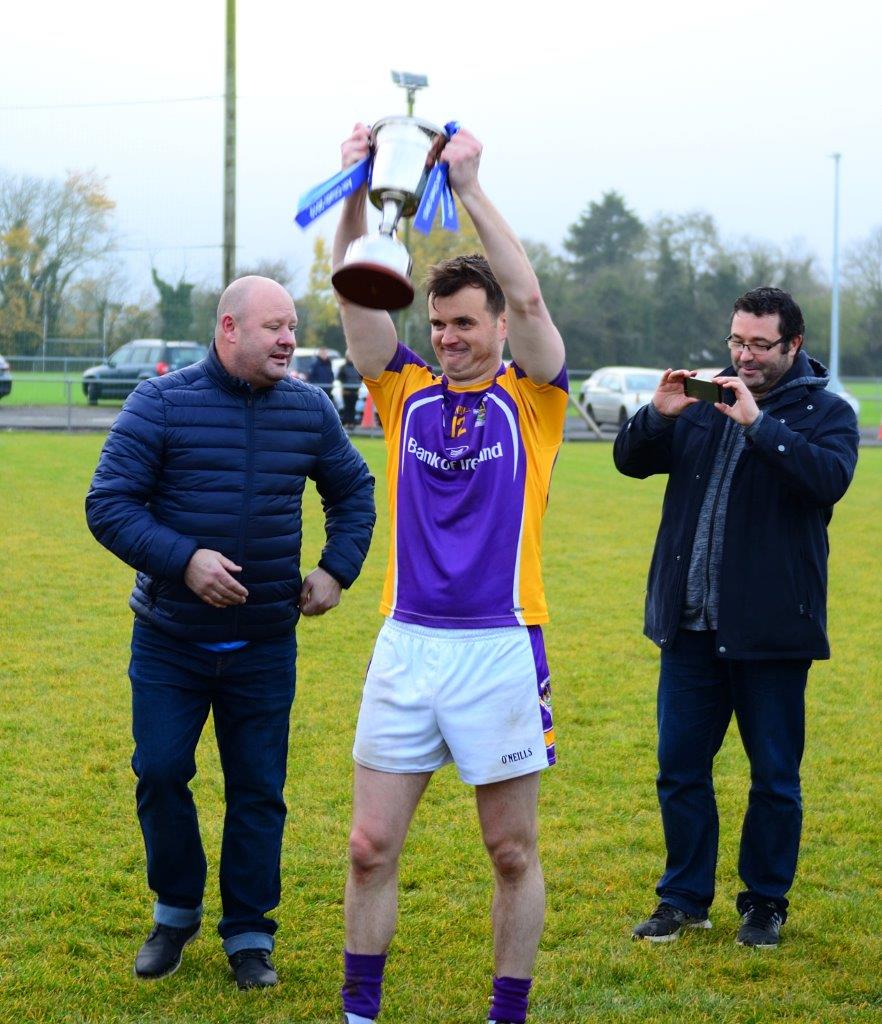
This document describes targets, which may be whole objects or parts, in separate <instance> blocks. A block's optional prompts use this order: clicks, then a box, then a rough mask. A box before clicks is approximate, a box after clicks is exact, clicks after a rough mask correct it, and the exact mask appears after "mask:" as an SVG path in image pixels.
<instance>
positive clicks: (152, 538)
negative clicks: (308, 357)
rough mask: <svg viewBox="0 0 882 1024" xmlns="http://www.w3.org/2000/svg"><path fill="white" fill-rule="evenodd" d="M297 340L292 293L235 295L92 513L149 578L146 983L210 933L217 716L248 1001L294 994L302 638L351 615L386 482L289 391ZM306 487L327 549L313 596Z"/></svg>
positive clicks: (98, 531)
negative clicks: (289, 901)
mask: <svg viewBox="0 0 882 1024" xmlns="http://www.w3.org/2000/svg"><path fill="white" fill-rule="evenodd" d="M296 323H297V316H296V313H295V311H294V304H293V302H292V301H291V297H290V296H289V295H288V293H287V292H286V291H285V289H284V288H282V286H281V285H279V284H277V283H276V282H274V281H271V280H269V279H267V278H264V277H244V278H240V279H239V280H237V281H233V283H232V284H231V285H230V286H229V287H228V288H227V289H226V291H225V292H224V293H223V295H222V296H221V299H220V303H219V305H218V311H217V328H216V333H215V337H214V343H213V345H212V346H211V349H210V351H209V354H208V356H207V358H206V359H205V360H203V361H202V362H201V363H197V364H196V365H193V366H189V367H187V368H186V369H182V370H178V371H176V372H172V373H168V374H166V375H165V376H163V377H156V378H154V379H152V380H148V381H143V382H142V383H141V384H139V385H138V387H137V388H136V390H135V391H134V392H133V393H132V395H131V396H130V397H129V399H128V401H127V402H126V404H125V406H124V407H123V410H122V412H121V413H120V414H119V416H118V417H117V419H116V422H115V423H114V425H113V427H112V428H111V431H110V434H109V436H108V438H107V441H106V443H105V445H104V449H103V451H102V453H101V459H100V461H99V463H98V468H97V470H96V471H95V476H94V478H93V480H92V486H91V488H90V490H89V494H88V497H87V498H86V513H87V518H88V522H89V527H90V528H91V530H92V532H93V533H94V534H95V536H96V538H97V539H98V540H99V541H100V542H101V543H102V544H104V545H105V547H107V548H109V549H110V550H111V551H112V552H113V553H114V554H115V555H117V556H118V557H119V558H121V559H122V560H123V561H124V562H127V563H128V564H129V565H130V566H132V568H133V569H135V570H137V576H136V579H135V589H134V591H133V592H132V596H131V599H130V601H129V604H130V607H131V608H132V610H133V611H134V613H135V623H134V629H133V632H132V656H131V664H130V667H129V676H130V678H131V683H132V714H133V733H134V738H135V753H134V756H133V758H132V767H133V769H134V771H135V774H136V775H137V777H138V784H137V790H136V795H137V805H138V817H139V819H140V823H141V829H142V831H143V834H144V843H145V846H146V851H147V881H148V884H149V886H150V888H151V889H153V891H154V892H155V893H156V903H155V907H154V915H153V917H154V927H153V929H152V930H151V932H150V934H149V936H148V937H147V940H146V942H145V943H144V944H143V946H142V947H141V949H140V951H139V952H138V955H137V958H136V960H135V974H136V976H137V977H139V978H144V979H155V978H162V977H164V976H165V975H168V974H171V973H172V972H174V971H175V970H176V969H177V968H178V966H179V965H180V962H181V954H182V950H183V948H184V946H185V945H187V943H189V942H191V941H192V940H193V939H194V938H195V937H196V935H197V934H198V932H199V929H200V923H201V918H202V896H203V891H204V888H205V875H206V864H205V854H204V853H203V850H202V841H201V839H200V835H199V826H198V823H197V820H196V808H195V806H194V803H193V797H192V795H191V793H190V789H189V786H188V783H189V782H190V780H191V779H192V778H193V776H194V775H195V773H196V763H195V760H194V752H195V750H196V744H197V742H198V740H199V736H200V734H201V732H202V729H203V727H204V725H205V721H206V718H207V717H208V713H209V711H211V712H212V713H213V716H214V729H215V734H216V736H217V744H218V749H219V751H220V756H221V762H222V764H223V771H224V791H225V796H226V817H225V820H224V832H223V844H222V848H221V857H220V892H221V903H222V906H223V917H222V918H221V921H220V924H219V926H218V931H219V933H220V936H221V938H222V939H223V946H224V949H225V951H226V953H227V955H228V957H229V962H230V966H231V968H232V971H233V973H234V975H235V978H236V982H237V984H238V985H239V987H240V988H252V987H263V986H267V985H273V984H275V983H276V981H277V980H278V978H277V976H276V972H275V969H274V967H273V964H272V961H271V959H270V952H271V951H272V949H273V944H274V938H273V935H274V933H275V931H276V927H277V925H276V922H275V921H274V920H273V919H272V918H271V917H268V916H267V915H268V912H269V911H270V910H271V909H272V908H273V907H275V906H276V905H277V904H278V902H279V895H280V886H281V883H280V876H279V857H280V854H281V845H282V829H283V825H284V821H285V803H284V798H283V786H284V782H285V771H286V765H287V753H288V721H289V714H290V709H291V702H292V700H293V698H294V675H295V673H294V667H295V652H296V644H295V638H294V626H295V624H296V623H297V620H298V618H299V616H300V615H301V614H303V615H322V614H323V613H324V612H326V611H328V610H329V609H331V608H333V607H334V606H335V605H336V604H337V603H338V602H339V600H340V591H341V588H343V587H348V586H350V585H351V584H352V583H353V581H354V580H355V578H356V577H357V576H358V574H359V571H360V569H361V565H362V562H363V561H364V557H365V555H366V553H367V550H368V545H369V543H370V538H371V531H372V529H373V523H374V502H373V479H372V478H371V476H370V473H369V472H368V469H367V466H366V465H365V463H364V460H363V459H362V457H361V456H360V455H359V454H358V452H357V451H356V450H355V449H354V448H353V447H352V445H351V444H350V443H349V440H348V439H347V437H346V435H345V434H344V432H343V429H342V427H341V425H340V420H339V418H338V416H337V414H336V413H335V411H334V409H333V407H332V406H331V403H330V402H329V401H328V400H327V399H326V398H325V397H324V395H321V394H317V393H316V391H315V390H314V389H313V388H310V387H309V386H308V385H306V384H304V383H302V382H301V381H298V380H292V379H291V378H290V377H289V376H288V366H289V364H290V362H291V356H292V354H293V352H294V328H295V325H296ZM307 477H309V478H310V479H312V480H314V481H315V484H316V488H317V490H318V492H319V494H320V495H321V498H322V501H323V505H324V508H325V530H326V533H327V543H326V544H325V547H324V550H323V552H322V555H321V558H320V559H319V564H318V567H317V568H315V569H314V570H313V571H312V572H311V573H309V575H308V576H307V577H306V579H305V580H303V581H302V582H301V578H300V545H301V497H302V494H303V489H304V485H305V483H306V478H307Z"/></svg>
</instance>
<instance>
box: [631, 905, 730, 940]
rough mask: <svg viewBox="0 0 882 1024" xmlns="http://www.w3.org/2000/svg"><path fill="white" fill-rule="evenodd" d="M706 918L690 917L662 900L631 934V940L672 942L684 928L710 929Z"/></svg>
mask: <svg viewBox="0 0 882 1024" xmlns="http://www.w3.org/2000/svg"><path fill="white" fill-rule="evenodd" d="M710 927H711V923H710V921H709V920H708V919H707V918H706V917H691V916H690V915H689V914H687V913H685V912H684V911H682V910H680V909H679V908H678V907H673V906H671V904H670V903H665V901H664V900H662V901H661V903H659V905H658V906H657V907H656V908H655V910H653V912H652V916H651V917H649V918H647V919H646V920H645V921H641V922H640V924H638V925H637V927H636V928H635V929H634V930H633V931H632V932H631V938H632V939H649V941H650V942H673V941H674V939H676V938H678V937H679V935H680V932H681V931H683V929H684V928H710Z"/></svg>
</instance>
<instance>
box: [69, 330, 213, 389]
mask: <svg viewBox="0 0 882 1024" xmlns="http://www.w3.org/2000/svg"><path fill="white" fill-rule="evenodd" d="M207 355H208V348H207V347H206V346H205V345H201V344H199V342H197V341H163V339H162V338H136V339H135V340H134V341H130V342H129V343H128V344H126V345H123V346H121V347H120V348H118V349H117V350H116V352H114V353H113V355H112V356H111V357H110V358H109V359H108V360H107V362H106V363H101V365H100V366H90V367H89V369H88V370H86V371H84V373H83V394H84V395H85V396H86V398H87V399H88V400H89V405H95V404H96V403H97V402H98V399H99V398H126V397H127V396H128V395H129V393H130V392H132V391H134V390H135V388H136V387H137V386H138V384H139V383H140V382H141V381H142V380H147V379H148V378H150V377H161V376H162V375H163V374H164V373H168V372H169V371H170V370H180V369H181V368H182V367H184V366H190V365H191V363H198V362H199V360H200V359H204V358H205V357H206V356H207Z"/></svg>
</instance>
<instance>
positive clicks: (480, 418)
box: [475, 398, 487, 427]
mask: <svg viewBox="0 0 882 1024" xmlns="http://www.w3.org/2000/svg"><path fill="white" fill-rule="evenodd" d="M486 403H487V399H486V398H482V399H481V404H480V405H479V406H478V408H477V409H475V426H476V427H483V426H484V420H486V419H487V404H486Z"/></svg>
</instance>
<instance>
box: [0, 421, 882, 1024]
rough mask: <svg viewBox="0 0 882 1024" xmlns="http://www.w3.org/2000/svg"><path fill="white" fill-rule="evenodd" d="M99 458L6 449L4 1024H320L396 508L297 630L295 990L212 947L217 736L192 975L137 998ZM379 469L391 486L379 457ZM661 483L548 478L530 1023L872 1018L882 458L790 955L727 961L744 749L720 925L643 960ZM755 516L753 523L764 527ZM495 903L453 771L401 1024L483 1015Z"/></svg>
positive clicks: (401, 972)
mask: <svg viewBox="0 0 882 1024" xmlns="http://www.w3.org/2000/svg"><path fill="white" fill-rule="evenodd" d="M100 445H101V439H100V438H99V437H97V436H64V435H51V436H49V435H33V434H31V435H28V434H19V435H11V434H5V435H0V473H2V488H0V530H2V536H3V541H4V543H3V549H2V555H0V622H2V643H0V893H2V898H0V1022H2V1024H12V1022H15V1024H20V1022H33V1024H44V1022H45V1024H49V1022H52V1024H56V1022H57V1024H85V1022H90V1024H92V1022H106V1024H117V1022H119V1024H141V1022H144V1024H147V1022H151V1024H154V1022H155V1024H217V1022H227V1021H230V1022H233V1021H235V1022H237V1024H240V1022H241V1024H283V1022H284V1024H292V1022H303V1024H307V1022H308V1024H318V1022H322V1024H324V1022H329V1024H330V1022H332V1021H336V1020H337V1017H336V1007H337V990H338V988H339V984H340V978H339V969H338V964H339V958H340V951H341V948H342V945H343V929H342V888H343V880H344V876H345V870H346V852H345V851H346V836H347V831H348V807H349V789H350V783H351V762H350V749H351V742H352V735H353V728H354V723H355V716H356V713H357V708H358V700H359V689H360V683H361V676H362V672H363V666H364V665H365V663H366V660H367V658H368V655H369V652H370V649H371V643H372V640H373V637H374V635H375V633H376V630H377V628H378V626H379V623H380V619H379V616H378V614H377V612H376V603H377V597H378V592H379V588H380V579H381V574H382V570H383V566H384V559H385V552H386V541H385V536H384V534H385V516H384V515H383V513H382V511H381V514H380V521H379V523H378V530H377V534H376V541H375V544H374V546H373V548H372V550H371V554H370V556H369V559H368V563H367V565H366V568H365V572H364V573H363V575H362V577H361V579H360V580H359V581H358V583H357V584H356V586H355V587H354V588H353V590H352V591H351V592H349V593H347V594H346V595H345V596H344V601H343V604H342V606H341V607H340V608H338V609H337V610H336V611H335V612H334V613H333V614H332V615H330V616H328V617H326V618H324V619H320V620H315V621H304V622H303V623H302V625H301V626H300V627H299V630H298V635H299V646H300V660H299V671H298V695H297V700H296V701H295V706H294V714H293V723H292V737H291V753H290V772H289V783H288V788H287V799H288V805H289V819H288V824H287V828H286V839H285V849H284V854H283V864H282V870H283V885H284V891H283V899H282V904H281V907H280V908H279V911H278V917H279V920H280V922H281V927H280V930H279V933H278V936H277V940H278V946H277V951H276V956H275V960H276V964H277V966H278V968H279V971H280V974H281V976H282V984H281V985H279V986H278V988H276V989H274V990H270V991H264V992H251V993H239V992H238V991H237V990H236V989H235V986H234V985H233V984H232V982H231V980H230V977H229V973H228V970H227V967H226V961H225V958H224V956H223V953H222V950H221V948H220V945H219V942H218V940H217V938H216V936H215V935H214V933H213V925H214V923H215V922H216V920H217V918H218V916H219V900H218V894H217V882H216V869H217V857H218V849H219V838H220V826H221V820H222V793H223V790H222V779H221V775H220V772H219V767H218V759H217V754H216V751H215V749H214V743H213V738H212V737H211V736H210V734H209V733H206V736H205V737H204V739H203V743H202V745H201V747H200V753H199V769H200V770H199V774H198V776H197V778H196V780H195V783H194V789H195V792H196V799H197V802H198V804H199V808H200V819H201V823H202V829H203V836H204V839H205V842H206V849H207V853H208V857H209V886H208V891H207V893H206V924H207V927H206V928H205V931H204V932H203V935H202V937H201V938H200V940H199V941H198V942H197V943H195V944H194V945H193V946H191V947H190V948H189V949H188V951H187V954H186V956H185V960H184V965H183V966H182V968H181V970H180V971H179V972H178V973H177V974H176V975H174V977H172V978H169V979H166V980H164V981H161V982H158V983H153V984H150V983H139V982H137V981H135V980H134V979H133V977H132V975H131V965H132V959H133V956H134V953H135V951H136V949H137V947H138V946H139V944H140V942H141V941H142V940H143V938H144V935H145V934H146V931H147V929H148V927H149V919H150V912H151V895H150V894H149V893H148V891H147V890H146V887H145V883H144V878H143V871H144V855H143V848H142V844H141V839H140V834H139V831H138V827H137V824H136V819H135V813H134V798H133V777H132V774H131V771H130V768H129V765H128V760H129V757H130V754H131V738H130V723H129V710H130V709H129V693H128V682H127V679H126V663H127V643H128V637H129V633H130V627H131V619H130V614H129V612H128V610H127V606H126V599H127V595H128V592H129V589H130V585H131V577H132V573H131V570H129V569H128V568H127V567H125V566H124V565H122V564H121V563H119V562H117V561H116V560H115V559H114V558H113V557H112V556H111V555H109V554H108V553H107V552H106V551H104V550H103V549H101V548H99V547H98V545H97V544H96V543H95V542H94V541H93V540H92V538H91V537H90V535H89V533H88V531H87V529H86V526H85V523H84V519H83V512H82V500H83V496H84V494H85V491H86V489H87V486H88V482H89V479H90V476H91V473H92V470H93V468H94V464H95V462H96V459H97V456H98V452H99V449H100ZM360 447H361V448H362V450H363V451H364V453H365V455H366V457H367V458H368V460H369V462H370V463H371V465H372V466H373V467H374V469H375V471H376V472H377V473H378V475H379V474H380V473H381V472H382V463H383V451H382V447H381V444H380V443H379V442H376V441H365V442H362V443H361V444H360ZM662 483H663V482H662V481H661V480H650V481H645V482H642V483H640V482H637V481H634V480H626V479H625V478H623V477H619V476H618V475H617V474H616V473H615V472H614V470H613V468H612V465H611V459H610V448H609V446H608V445H605V444H595V445H575V444H573V445H568V446H565V448H564V450H563V451H562V453H561V456H560V459H559V463H558V467H557V470H556V476H555V481H554V484H553V487H552V495H551V505H550V511H549V515H548V519H547V525H546V530H545V537H546V572H547V582H548V586H547V589H548V593H549V600H550V604H551V607H552V612H553V622H552V624H551V625H550V626H549V627H548V630H547V646H548V653H549V660H550V663H551V666H552V674H553V685H554V691H555V724H556V726H557V738H558V752H559V764H558V766H557V767H556V768H554V769H553V770H552V771H550V772H548V773H547V774H546V775H545V778H544V781H543V793H542V838H541V843H542V853H543V860H544V865H545V873H546V879H547V885H548V915H547V924H546V929H545V934H544V937H543V940H542V945H541V950H540V954H539V960H538V964H537V971H536V984H535V987H534V998H533V1004H534V1010H533V1012H532V1014H531V1018H530V1019H531V1021H532V1022H534V1024H551V1022H555V1024H576V1022H585V1021H592V1022H594V1021H597V1022H621V1021H627V1022H632V1021H633V1022H648V1021H649V1022H671V1024H673V1022H677V1024H680V1022H684V1021H686V1022H693V1021H694V1022H719V1024H736V1022H738V1024H760V1022H777V1021H811V1022H845V1021H862V1022H867V1024H870V1022H878V1021H879V1020H880V1019H882V987H880V973H882V970H880V968H882V914H880V909H879V908H880V891H882V866H880V849H882V825H880V813H879V808H880V798H882V780H880V775H879V723H880V721H882V697H880V687H879V683H880V680H882V649H880V648H882V645H880V627H879V622H880V606H882V587H880V582H882V574H880V560H879V549H880V545H879V536H880V514H882V451H880V450H879V449H870V450H866V451H864V452H862V454H861V459H860V462H859V465H858V471H857V475H856V478H855V482H854V484H853V486H852V488H851V491H850V492H849V494H848V495H847V496H846V498H845V499H844V500H843V502H842V503H841V504H840V506H838V507H837V509H836V513H835V515H834V519H833V523H832V525H831V547H832V552H831V584H830V632H831V638H832V645H833V659H832V661H829V662H823V663H819V664H817V665H816V666H815V667H814V668H813V670H812V672H811V675H810V679H809V691H808V703H809V726H808V742H807V750H806V757H805V762H804V788H805V809H806V820H805V832H804V842H803V849H802V856H801V862H800V868H799V873H798V876H797V881H796V885H795V887H794V889H793V892H792V893H791V896H792V908H791V910H792V916H791V919H790V920H789V921H788V923H787V925H786V926H785V929H784V936H785V938H784V941H783V942H782V945H781V948H780V949H778V950H777V951H774V952H757V951H748V950H744V949H741V948H738V947H736V946H735V944H734V942H733V937H734V932H735V929H736V927H737V917H736V913H735V909H734V906H733V898H734V895H735V894H736V893H737V891H738V890H739V888H740V885H739V881H738V878H737V875H736V870H735V864H736V858H737V842H738V833H739V829H740V819H741V815H742V813H743V809H744V801H745V795H746V790H747V784H748V777H747V769H746V763H745V758H744V755H743V752H742V750H741V748H740V743H739V740H738V737H737V734H736V733H730V735H729V736H728V738H727V741H726V743H725V745H724V747H723V750H722V751H721V753H720V755H719V757H718V760H717V769H716V780H717V790H718V798H719V804H720V816H721V837H722V841H721V850H720V864H719V870H718V899H717V902H716V903H715V905H714V907H713V910H712V915H711V916H712V919H713V922H714V928H713V930H712V931H709V932H700V933H697V932H696V933H692V934H689V935H688V936H686V937H685V938H684V939H682V940H681V941H680V942H678V943H674V944H673V945H670V946H661V947H655V946H650V945H647V944H642V943H641V944H636V943H632V942H631V941H630V939H629V931H630V927H631V925H632V924H633V922H634V921H635V920H637V919H639V918H640V917H641V916H643V915H645V914H646V913H647V912H648V911H649V910H650V909H651V908H652V906H653V905H654V893H653V886H654V884H655V879H656V877H657V875H658V873H659V870H660V867H661V864H662V857H663V847H662V840H661V834H660V826H659V820H658V811H657V808H656V801H655V792H654V774H655V757H654V732H655V730H654V704H655V695H654V688H655V687H654V680H655V675H656V665H657V655H656V652H655V650H654V648H653V647H652V646H651V645H650V644H649V642H648V641H646V640H644V639H642V638H641V616H642V607H641V606H642V599H643V587H644V579H645V574H646V569H647V565H648V560H649V555H650V551H651V546H652V541H653V537H654V534H655V529H656V526H657V521H658V513H659V505H660V496H661V493H662ZM308 497H309V500H308V503H307V504H308V507H307V522H306V529H307V540H308V550H307V551H306V552H305V556H304V565H305V566H307V567H311V565H312V564H314V560H315V558H316V555H317V552H318V550H319V548H320V545H321V540H322V531H321V524H320V510H319V506H318V501H317V499H316V497H315V495H314V493H311V494H310V495H309V496H308ZM756 519H757V529H762V525H761V523H762V510H761V509H757V516H756ZM745 600H750V595H749V594H745ZM489 896H490V888H489V870H488V866H487V863H486V858H485V855H484V853H483V851H482V848H481V846H480V842H479V839H478V836H477V829H476V825H475V820H474V812H473V800H472V796H471V792H470V791H469V790H468V789H466V788H465V787H463V786H462V785H461V784H460V783H459V782H458V780H457V778H456V775H455V772H454V771H453V770H452V769H451V768H448V769H446V770H445V771H443V772H441V773H439V775H438V777H437V778H436V779H435V780H434V782H433V784H432V786H431V787H430V789H429V791H428V794H427V796H426V799H425V800H424V803H423V805H422V807H421V809H420V811H419V812H418V815H417V818H416V822H415V824H414V827H413V831H412V834H411V836H410V839H409V841H408V844H407V847H406V849H405V856H404V860H403V866H402V896H401V916H400V927H399V932H398V936H397V937H396V939H395V942H394V945H393V949H392V955H391V958H390V967H389V970H388V977H387V985H386V997H385V1002H384V1013H383V1017H382V1020H383V1021H385V1022H387V1024H395V1022H412V1021H420V1022H425V1024H442V1022H443V1024H466V1022H476V1024H477V1022H479V1021H482V1020H483V1019H484V1017H485V1016H486V1006H487V1003H486V999H487V995H488V979H489V976H490V971H491V968H492V963H491V957H490V933H489V924H488V919H487V918H488V914H487V911H488V905H489Z"/></svg>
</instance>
